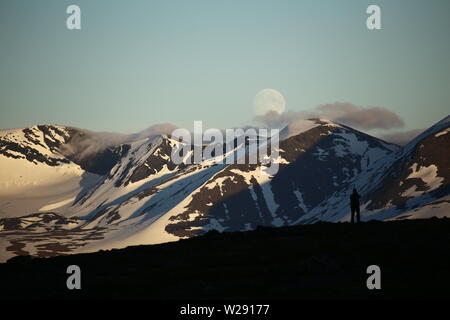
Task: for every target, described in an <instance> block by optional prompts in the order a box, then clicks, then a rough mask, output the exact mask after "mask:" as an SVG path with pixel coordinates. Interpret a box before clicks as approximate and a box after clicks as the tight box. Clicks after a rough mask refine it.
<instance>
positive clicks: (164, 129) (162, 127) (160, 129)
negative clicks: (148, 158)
mask: <svg viewBox="0 0 450 320" xmlns="http://www.w3.org/2000/svg"><path fill="white" fill-rule="evenodd" d="M176 128H177V127H176V126H175V125H173V124H171V123H159V124H154V125H152V126H150V127H148V128H147V129H144V130H142V131H141V132H139V133H138V134H137V137H138V138H147V137H152V136H157V135H160V134H166V135H170V134H171V133H172V132H173V130H175V129H176Z"/></svg>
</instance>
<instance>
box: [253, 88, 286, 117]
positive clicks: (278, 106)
mask: <svg viewBox="0 0 450 320" xmlns="http://www.w3.org/2000/svg"><path fill="white" fill-rule="evenodd" d="M285 107H286V101H285V100H284V97H283V95H282V94H281V93H280V92H279V91H277V90H275V89H263V90H261V91H259V92H258V93H257V94H256V95H255V98H254V99H253V110H254V112H255V114H256V115H258V116H259V115H264V114H266V113H267V112H269V111H275V112H277V113H279V114H281V113H283V111H284V108H285Z"/></svg>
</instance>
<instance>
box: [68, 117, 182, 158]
mask: <svg viewBox="0 0 450 320" xmlns="http://www.w3.org/2000/svg"><path fill="white" fill-rule="evenodd" d="M175 128H176V127H175V126H174V125H172V124H170V123H161V124H155V125H152V126H150V127H148V128H147V129H144V130H142V131H140V132H138V133H134V134H121V133H112V132H94V131H90V130H85V129H76V128H74V129H76V130H77V131H78V133H77V134H76V135H74V136H72V138H71V140H70V141H69V143H67V144H65V145H63V146H62V147H61V152H62V153H63V154H64V155H66V156H72V157H74V158H75V159H78V160H82V159H84V158H85V157H87V156H90V155H92V154H96V153H100V152H103V151H104V150H105V149H107V148H111V147H113V146H117V145H120V144H123V143H131V142H133V141H137V140H140V139H144V138H149V137H153V136H157V135H160V134H170V133H171V132H172V131H173V130H174V129H175Z"/></svg>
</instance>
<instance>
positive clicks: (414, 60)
mask: <svg viewBox="0 0 450 320" xmlns="http://www.w3.org/2000/svg"><path fill="white" fill-rule="evenodd" d="M70 4H77V5H79V6H80V7H81V11H82V30H80V31H69V30H67V29H66V25H65V23H66V17H67V14H66V13H65V10H66V8H67V6H68V5H70ZM369 4H378V5H380V6H381V9H382V26H383V30H380V31H369V30H367V28H366V26H365V22H366V16H367V15H366V13H365V11H366V8H367V6H368V5H369ZM449 12H450V1H448V0H429V1H426V0H395V1H386V0H370V1H367V0H346V1H336V0H308V1H301V0H295V1H294V0H292V1H287V0H270V1H269V0H226V1H224V0H221V1H216V0H202V1H200V0H189V1H188V0H179V1H175V0H147V1H144V0H142V1H137V0H130V1H112V0H108V1H106V0H96V1H92V0H89V1H86V0H71V1H62V0H52V1H50V0H41V1H32V0H29V1H25V0H0V57H1V59H0V128H13V127H24V126H29V125H33V124H38V123H57V124H64V125H73V126H77V127H82V128H88V129H92V130H101V131H116V132H136V131H138V130H141V129H144V128H146V127H148V126H149V125H151V124H155V123H161V122H171V123H173V124H175V125H178V126H184V127H191V126H192V122H193V121H194V120H203V121H205V125H206V126H209V127H221V128H223V127H231V126H239V125H244V124H247V123H249V122H250V121H251V120H252V118H253V116H254V115H253V109H252V100H253V97H254V95H255V94H256V93H257V91H259V90H260V89H263V88H274V89H276V90H279V91H280V92H281V93H282V94H283V95H284V96H285V98H286V101H287V109H290V110H305V109H310V108H313V107H315V106H317V105H319V104H325V103H333V102H336V101H341V102H351V103H353V104H356V105H362V106H381V107H385V108H387V109H389V110H392V111H394V112H396V113H397V114H398V115H400V116H401V117H402V118H403V119H404V120H405V123H406V127H405V128H404V129H405V130H408V129H414V128H422V127H427V126H429V125H431V124H433V123H434V122H436V121H438V120H440V119H441V118H443V117H444V116H446V115H447V114H449V113H450V112H449V110H450V108H449V105H450V104H449V102H450V88H449V87H450V63H449V57H450V41H449V36H450V34H449V32H450V19H449V18H448V14H449Z"/></svg>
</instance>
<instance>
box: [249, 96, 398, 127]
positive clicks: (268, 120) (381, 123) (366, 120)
mask: <svg viewBox="0 0 450 320" xmlns="http://www.w3.org/2000/svg"><path fill="white" fill-rule="evenodd" d="M311 118H325V119H329V120H333V121H336V122H338V123H341V124H344V125H348V126H350V127H353V128H357V129H362V130H374V129H393V128H402V127H403V126H404V125H405V123H404V121H403V119H402V118H400V116H398V115H397V114H396V113H395V112H392V111H390V110H388V109H386V108H382V107H362V106H356V105H354V104H352V103H348V102H336V103H333V104H324V105H320V106H317V107H316V108H314V109H312V110H307V111H287V112H283V113H282V114H279V113H277V112H274V111H269V112H267V113H266V114H264V115H262V116H257V117H256V118H255V119H256V120H257V121H259V122H262V123H264V124H265V125H267V126H269V127H273V128H275V127H277V128H280V127H282V126H284V125H287V124H289V123H292V122H295V121H297V120H301V119H311Z"/></svg>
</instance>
